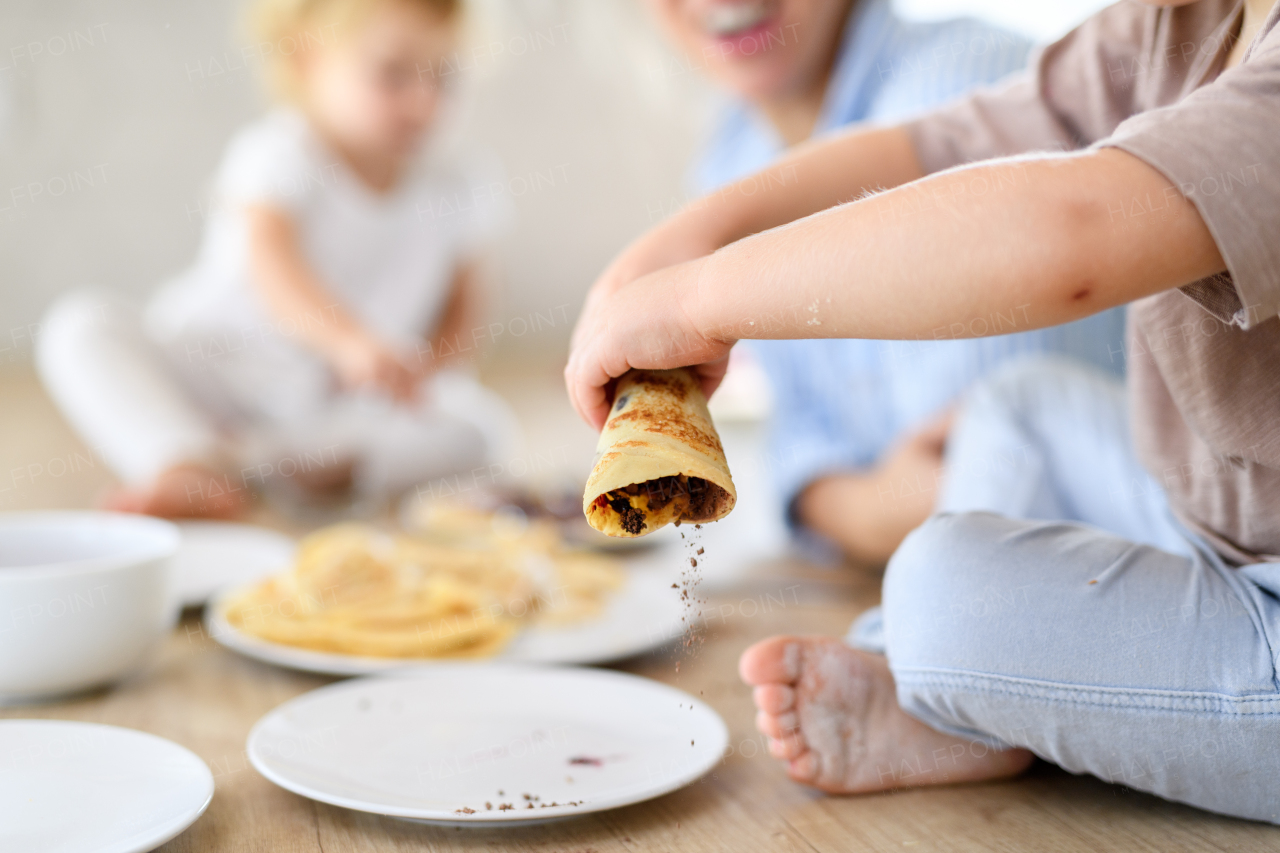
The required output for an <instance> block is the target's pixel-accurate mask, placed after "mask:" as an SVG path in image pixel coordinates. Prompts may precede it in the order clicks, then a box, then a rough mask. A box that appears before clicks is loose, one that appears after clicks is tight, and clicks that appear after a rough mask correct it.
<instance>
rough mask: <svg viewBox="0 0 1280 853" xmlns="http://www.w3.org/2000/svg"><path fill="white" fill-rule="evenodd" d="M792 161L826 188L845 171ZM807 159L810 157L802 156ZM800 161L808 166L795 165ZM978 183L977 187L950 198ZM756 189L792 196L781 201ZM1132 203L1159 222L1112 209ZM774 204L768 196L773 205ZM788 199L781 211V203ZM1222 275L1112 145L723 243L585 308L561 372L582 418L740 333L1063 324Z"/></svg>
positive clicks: (723, 346) (1181, 209) (992, 166)
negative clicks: (630, 376)
mask: <svg viewBox="0 0 1280 853" xmlns="http://www.w3.org/2000/svg"><path fill="white" fill-rule="evenodd" d="M813 153H815V152H811V157H801V158H799V159H798V160H797V161H796V167H797V172H798V173H806V174H810V173H809V172H808V170H809V169H813V173H811V174H810V180H811V183H813V184H814V185H820V184H821V183H822V180H821V175H820V174H818V172H819V170H820V168H821V169H830V170H831V171H832V172H833V173H834V176H833V178H832V180H831V183H832V184H836V183H838V182H839V174H840V173H841V172H842V170H844V169H847V168H848V167H845V166H842V165H841V164H839V163H838V162H834V161H829V160H819V159H817V158H812V154H813ZM816 153H822V152H821V149H818V152H816ZM811 158H812V159H811ZM977 181H981V182H983V185H984V186H986V187H988V188H989V191H987V192H984V193H983V194H980V195H979V194H976V193H974V192H967V191H964V190H965V189H966V188H968V187H972V186H974V185H975V182H977ZM778 192H779V194H778V195H776V196H772V197H770V196H769V194H768V193H766V194H764V195H765V197H764V198H763V199H762V200H761V201H760V202H758V204H760V205H763V206H764V207H768V206H769V204H768V202H769V201H770V198H774V199H784V200H785V201H786V202H790V201H792V200H794V198H795V195H794V194H789V193H785V192H784V191H783V190H779V191H778ZM1133 199H1140V200H1143V204H1144V205H1145V207H1144V209H1148V210H1149V209H1152V208H1153V207H1154V208H1156V209H1158V210H1160V211H1161V212H1162V213H1163V215H1162V216H1157V215H1154V214H1153V215H1147V216H1143V217H1136V218H1128V217H1126V216H1125V215H1124V211H1125V210H1127V209H1129V207H1130V205H1132V201H1133ZM779 203H782V202H779ZM789 209H793V208H789ZM1224 268H1225V265H1224V262H1223V260H1222V256H1221V255H1220V253H1219V251H1218V248H1217V246H1216V245H1215V243H1214V240H1213V237H1212V236H1211V235H1210V233H1209V230H1208V228H1207V227H1206V226H1205V224H1204V221H1203V220H1202V218H1201V217H1200V214H1199V213H1198V212H1197V211H1196V209H1195V207H1194V206H1193V205H1192V204H1191V202H1189V201H1188V200H1186V199H1185V198H1184V197H1183V196H1182V195H1181V194H1180V193H1179V192H1178V189H1177V188H1176V187H1174V186H1172V185H1171V184H1170V183H1169V181H1168V180H1167V179H1165V178H1164V177H1163V176H1162V175H1161V174H1160V173H1159V172H1157V171H1156V170H1155V169H1153V168H1151V167H1150V166H1148V165H1147V164H1145V163H1144V162H1142V161H1141V160H1139V159H1138V158H1136V157H1133V156H1132V155H1129V154H1126V153H1124V152H1122V151H1120V150H1117V149H1103V150H1100V151H1089V152H1085V153H1081V154H1072V155H1066V156H1055V157H1044V158H1040V159H1035V160H1004V161H996V162H990V163H985V164H980V165H975V166H970V167H965V168H961V169H956V170H952V171H949V172H943V173H940V174H937V175H933V176H931V177H928V178H925V179H922V180H919V181H916V182H914V183H911V184H908V185H906V186H902V187H899V188H898V189H895V190H890V191H888V192H884V193H881V194H879V195H876V196H872V197H871V198H868V199H865V200H862V201H858V202H854V203H850V204H844V205H841V206H839V207H835V208H832V209H829V210H825V211H822V212H820V213H816V214H814V215H811V216H808V217H806V218H804V219H801V220H799V221H796V222H792V223H790V224H788V225H785V226H782V227H777V228H774V229H773V230H770V231H767V232H764V233H761V234H756V235H755V236H752V237H748V238H746V239H742V240H739V241H738V242H736V243H733V244H731V245H729V246H726V247H725V248H723V249H721V250H719V251H717V252H715V253H714V254H712V255H709V256H706V257H702V258H699V259H697V260H693V261H688V262H685V263H681V264H678V265H676V266H673V267H669V268H666V269H662V270H660V271H658V272H654V273H650V274H648V275H645V276H642V277H640V278H637V279H635V280H633V281H631V282H629V283H626V284H623V285H621V286H619V287H617V288H616V289H614V290H613V291H612V292H611V293H607V294H605V295H602V296H601V297H599V298H598V299H595V300H593V301H592V302H591V303H589V304H588V307H587V309H586V312H585V314H584V317H583V318H582V319H581V320H580V323H579V326H580V329H579V332H580V334H579V335H578V336H577V338H576V340H575V345H574V348H573V352H572V355H571V357H570V360H569V364H568V366H567V367H566V369H565V376H566V380H567V382H568V385H569V391H570V396H571V397H572V399H573V401H574V405H575V406H576V407H577V409H578V411H579V413H580V414H581V415H582V416H583V417H584V418H585V419H586V420H587V421H588V422H589V423H591V424H593V425H594V426H596V427H597V428H599V427H600V426H601V425H602V424H603V422H604V418H605V415H606V414H607V413H608V408H609V403H608V400H607V395H606V389H607V386H608V383H609V382H610V381H611V380H612V379H613V378H615V377H617V376H620V375H622V374H623V373H625V372H626V371H627V370H628V369H630V368H631V367H651V368H663V367H676V366H682V365H709V366H708V367H707V368H706V369H705V370H704V372H703V379H704V383H705V384H706V386H707V388H708V390H712V389H714V386H715V385H716V384H717V383H718V381H719V378H720V375H721V374H722V373H723V360H724V358H725V357H726V355H727V353H728V350H729V348H730V347H731V346H732V345H733V343H734V342H735V341H737V340H739V339H741V338H813V337H848V338H886V339H895V338H896V339H935V338H961V337H978V336H981V335H984V334H993V333H1000V332H1010V331H1025V330H1027V329H1034V328H1042V327H1045V326H1052V325H1057V324H1059V323H1066V322H1070V321H1072V320H1076V319H1079V318H1081V317H1084V316H1087V315H1089V314H1093V313H1096V312H1098V311H1102V310H1104V309H1106V308H1111V307H1113V306H1116V305H1121V304H1124V303H1126V302H1130V301H1132V300H1134V299H1138V298H1140V297H1143V296H1147V295H1149V294H1153V293H1157V292H1159V291H1162V290H1167V289H1169V288H1173V287H1178V286H1181V285H1184V284H1189V283H1191V282H1193V281H1196V280H1198V279H1201V278H1203V277H1205V276H1208V275H1211V274H1213V273H1216V272H1220V271H1222V270H1223V269H1224Z"/></svg>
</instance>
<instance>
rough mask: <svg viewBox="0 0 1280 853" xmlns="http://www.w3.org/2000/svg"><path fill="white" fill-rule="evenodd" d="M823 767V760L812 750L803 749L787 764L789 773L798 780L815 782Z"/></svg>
mask: <svg viewBox="0 0 1280 853" xmlns="http://www.w3.org/2000/svg"><path fill="white" fill-rule="evenodd" d="M819 769H821V762H820V761H819V760H818V756H817V755H816V754H815V753H814V752H813V751H812V750H808V749H806V750H803V751H801V752H800V753H799V754H798V755H796V756H795V757H794V758H792V759H791V760H790V762H788V764H787V775H788V776H790V777H791V778H792V779H794V780H796V781H797V782H806V783H808V782H813V780H814V779H816V778H817V776H818V770H819Z"/></svg>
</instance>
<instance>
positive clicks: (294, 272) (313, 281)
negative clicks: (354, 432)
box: [244, 205, 417, 401]
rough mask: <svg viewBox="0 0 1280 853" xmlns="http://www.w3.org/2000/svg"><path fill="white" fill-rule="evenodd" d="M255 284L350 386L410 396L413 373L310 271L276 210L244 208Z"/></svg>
mask: <svg viewBox="0 0 1280 853" xmlns="http://www.w3.org/2000/svg"><path fill="white" fill-rule="evenodd" d="M244 213H245V217H246V219H247V222H248V229H249V265H250V270H251V272H252V277H253V281H254V284H255V285H256V287H257V288H258V292H259V293H260V294H261V295H262V297H263V300H264V301H265V302H266V303H267V306H268V307H269V308H270V309H271V311H273V312H274V313H275V316H276V318H277V319H279V320H285V319H289V320H292V321H293V323H294V325H295V327H296V328H297V329H298V334H299V336H300V337H301V339H302V340H303V341H304V342H305V343H306V344H308V345H309V346H310V347H311V348H312V349H314V350H315V351H316V352H318V353H319V354H320V355H321V356H323V357H324V359H325V360H326V361H328V362H329V364H330V366H331V367H332V368H333V370H334V371H335V372H336V373H337V374H338V377H339V379H340V380H341V381H342V383H343V384H344V385H346V386H348V387H359V386H363V385H372V386H376V387H379V388H382V389H383V390H385V391H387V392H388V393H389V394H391V396H392V397H394V398H395V399H397V400H401V401H406V400H410V399H412V398H413V396H414V393H415V388H416V383H417V380H416V377H415V375H414V372H413V371H412V370H410V369H409V367H408V366H406V365H405V364H404V363H403V362H402V361H401V359H400V357H399V356H398V355H397V354H396V353H395V352H394V351H393V350H392V349H391V348H390V347H388V346H386V345H385V344H384V343H383V342H382V341H380V340H378V338H377V337H375V336H374V335H373V333H371V332H370V331H369V330H367V329H365V328H364V326H362V325H361V324H360V322H359V321H358V320H356V319H355V318H354V317H352V316H351V315H350V313H348V312H347V311H346V310H345V309H344V308H343V306H342V305H341V304H339V303H338V301H337V300H335V299H334V298H333V295H332V294H330V293H329V292H328V290H327V289H326V288H325V286H324V283H323V282H321V281H320V280H319V278H317V277H316V275H315V273H314V272H312V270H311V267H310V265H309V264H308V263H307V260H306V258H305V257H303V255H302V250H301V249H300V247H299V246H298V240H297V235H296V233H295V231H294V226H293V221H292V220H291V219H290V218H289V216H288V215H287V214H285V213H283V212H281V211H279V210H277V209H275V208H272V207H266V206H262V205H255V206H249V207H246V208H245V211H244Z"/></svg>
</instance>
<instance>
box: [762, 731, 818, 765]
mask: <svg viewBox="0 0 1280 853" xmlns="http://www.w3.org/2000/svg"><path fill="white" fill-rule="evenodd" d="M808 748H809V747H808V745H807V744H806V743H805V742H804V738H803V737H801V736H800V733H799V732H792V733H791V734H788V735H784V736H783V737H774V738H769V754H770V755H772V756H773V757H774V758H781V759H782V760H784V761H790V760H792V759H794V758H795V757H796V756H798V755H800V753H802V752H805V751H806V750H808Z"/></svg>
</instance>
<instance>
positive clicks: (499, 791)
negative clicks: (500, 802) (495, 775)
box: [498, 788, 504, 797]
mask: <svg viewBox="0 0 1280 853" xmlns="http://www.w3.org/2000/svg"><path fill="white" fill-rule="evenodd" d="M498 796H499V797H501V796H504V794H503V793H502V789H501V788H499V789H498Z"/></svg>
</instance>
